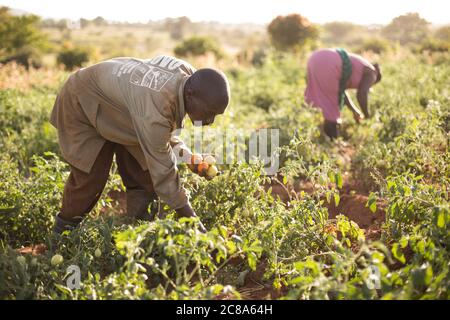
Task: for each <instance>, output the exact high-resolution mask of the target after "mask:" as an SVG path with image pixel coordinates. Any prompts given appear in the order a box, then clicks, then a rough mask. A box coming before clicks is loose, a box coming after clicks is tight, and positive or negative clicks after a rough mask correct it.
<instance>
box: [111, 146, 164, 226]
mask: <svg viewBox="0 0 450 320" xmlns="http://www.w3.org/2000/svg"><path fill="white" fill-rule="evenodd" d="M116 161H117V167H118V170H119V174H120V176H121V178H122V181H123V184H124V185H125V187H126V188H127V215H128V216H130V217H135V218H137V219H141V220H147V221H148V220H151V219H152V218H153V216H152V215H150V214H149V213H148V207H149V205H150V203H151V202H152V201H153V200H155V199H157V195H156V193H155V192H154V189H153V183H152V179H151V177H150V173H149V172H148V170H147V171H144V170H143V169H142V168H141V166H140V164H139V162H137V160H136V159H135V158H134V157H133V156H132V155H131V153H129V152H128V151H127V149H126V148H125V147H124V146H121V145H117V147H116Z"/></svg>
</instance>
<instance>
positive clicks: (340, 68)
mask: <svg viewBox="0 0 450 320" xmlns="http://www.w3.org/2000/svg"><path fill="white" fill-rule="evenodd" d="M380 81H381V71H380V68H379V66H378V64H377V63H374V64H372V63H370V62H368V61H367V60H366V59H364V58H363V57H361V56H359V55H356V54H351V53H347V52H346V51H345V50H344V49H322V50H318V51H315V52H313V54H312V55H311V57H310V58H309V59H308V80H307V82H308V83H307V87H306V90H305V102H306V103H308V104H310V105H313V106H315V107H317V108H320V109H321V110H322V113H323V116H324V119H325V122H324V131H325V133H326V135H327V136H329V137H330V138H331V139H334V138H337V137H338V136H339V124H340V123H341V122H342V121H341V113H340V111H341V110H342V108H343V107H344V105H347V106H348V107H349V108H350V110H351V111H352V112H353V116H354V118H355V120H356V121H357V122H358V123H359V121H360V120H362V119H364V118H368V117H369V107H368V99H369V90H370V88H371V87H372V86H373V85H374V84H376V83H378V82H380ZM346 89H357V90H358V91H357V99H358V103H359V106H360V109H361V110H362V111H361V110H360V109H358V108H357V107H356V106H355V104H354V103H353V102H352V101H351V99H350V97H349V96H348V95H347V93H346V92H345V90H346Z"/></svg>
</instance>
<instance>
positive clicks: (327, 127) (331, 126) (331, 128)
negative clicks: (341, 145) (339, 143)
mask: <svg viewBox="0 0 450 320" xmlns="http://www.w3.org/2000/svg"><path fill="white" fill-rule="evenodd" d="M323 129H324V131H325V134H326V135H327V136H329V137H330V138H331V140H334V139H336V138H337V137H338V136H339V124H338V123H337V122H333V121H329V120H325V122H324V124H323Z"/></svg>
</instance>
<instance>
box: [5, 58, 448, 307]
mask: <svg viewBox="0 0 450 320" xmlns="http://www.w3.org/2000/svg"><path fill="white" fill-rule="evenodd" d="M305 56H306V53H305V54H304V55H300V56H299V55H291V54H282V53H270V54H269V55H268V56H267V57H266V58H265V59H264V61H263V63H262V64H260V65H258V66H239V65H238V66H236V65H229V66H225V67H224V70H225V72H226V74H227V76H228V78H229V80H230V83H231V89H232V102H231V106H230V107H229V109H228V110H227V112H226V113H225V115H224V116H222V117H218V118H217V120H216V123H215V124H214V127H215V128H218V129H227V128H230V127H233V128H246V129H254V130H257V129H260V128H280V143H281V145H282V148H281V150H279V152H280V156H281V159H282V163H281V168H280V171H279V174H278V175H277V176H274V177H272V176H264V175H262V174H261V168H260V165H258V164H248V163H245V162H241V163H235V164H231V165H221V167H220V169H221V170H222V171H223V174H221V175H220V176H218V177H216V178H214V179H212V180H211V181H207V180H205V179H203V178H201V177H198V176H196V175H194V174H192V173H191V172H190V171H189V170H188V169H187V168H186V167H185V166H184V165H180V172H181V176H182V179H183V181H184V185H185V186H186V188H187V189H188V190H189V192H190V195H191V203H192V205H193V207H194V209H195V210H196V212H197V214H198V215H199V217H200V219H201V220H202V222H203V223H204V224H205V226H206V228H207V229H208V230H209V231H208V233H206V234H202V233H200V232H199V231H198V230H197V221H196V220H192V219H185V218H184V219H179V220H177V219H175V218H174V214H173V212H171V211H170V210H167V208H166V216H165V217H164V218H161V219H160V218H157V219H156V220H155V221H153V222H151V223H139V222H134V221H130V220H129V219H128V218H127V217H125V216H124V214H123V213H124V187H123V185H122V183H121V180H120V177H119V176H118V174H116V168H115V167H113V169H112V172H111V177H110V180H109V182H108V185H107V188H106V189H105V191H104V194H103V195H102V198H101V201H99V203H98V205H97V207H96V208H95V210H94V212H92V214H91V215H90V216H89V217H88V218H87V219H86V220H85V221H84V222H83V223H82V225H81V226H80V228H79V229H76V230H75V231H73V232H70V233H69V232H67V233H65V234H64V235H63V237H62V240H61V243H60V245H59V246H58V248H56V249H54V250H53V251H52V250H49V249H48V248H49V244H50V242H49V240H50V239H51V238H52V233H51V227H52V224H53V220H54V216H55V214H56V213H57V212H58V210H59V205H60V200H61V195H62V191H63V187H64V182H65V179H66V177H67V175H68V166H67V164H66V163H65V162H64V160H63V159H62V158H61V157H60V155H59V148H58V144H57V135H56V131H55V129H54V128H53V127H52V126H51V125H50V124H49V123H48V117H49V114H50V110H51V108H52V106H53V103H54V100H55V97H56V95H57V93H58V89H59V88H60V87H61V85H62V84H63V82H64V80H65V79H66V77H67V76H68V73H67V72H66V71H63V70H60V69H57V68H48V69H46V68H41V69H30V70H28V71H27V70H25V69H24V68H22V67H19V66H17V65H15V64H8V65H4V66H1V67H0V132H1V134H0V150H1V153H0V299H236V298H238V299H449V298H450V290H449V288H450V270H449V269H450V262H449V261H450V249H449V248H450V233H449V227H450V208H449V204H450V201H449V196H450V193H449V186H450V168H449V165H450V152H449V132H450V91H449V89H450V87H449V83H450V59H449V56H448V55H440V56H438V57H430V56H429V55H427V54H413V53H411V52H409V51H408V50H399V51H396V52H389V53H385V54H382V55H381V56H376V57H375V58H376V59H377V61H379V62H380V64H382V67H383V70H384V79H383V81H382V82H381V83H380V84H378V85H377V86H375V87H374V89H373V92H372V93H371V96H370V103H371V109H372V113H373V116H372V117H371V118H370V119H367V120H365V121H364V122H362V123H361V124H360V125H357V124H356V123H355V122H354V121H353V119H352V116H351V113H350V111H349V110H344V116H343V118H344V123H343V126H342V130H343V137H342V139H340V140H339V141H337V142H330V141H329V140H327V139H325V137H324V135H323V133H322V132H321V122H322V117H321V114H320V113H319V112H317V111H316V110H313V109H311V108H309V107H306V106H305V105H304V103H303V90H304V88H305V85H306V84H305V64H306V60H305V58H304V57H305ZM371 58H372V57H371ZM193 64H194V65H195V63H193ZM190 130H192V127H191V126H189V125H188V126H187V129H186V131H187V133H188V134H189V132H190ZM205 139H212V137H205ZM55 255H61V256H62V257H63V259H62V261H56V260H57V259H56V258H55ZM71 265H75V266H78V267H79V268H80V271H81V285H80V288H79V289H71V288H70V287H69V286H68V281H67V280H70V275H71V271H70V269H69V270H68V267H69V266H71Z"/></svg>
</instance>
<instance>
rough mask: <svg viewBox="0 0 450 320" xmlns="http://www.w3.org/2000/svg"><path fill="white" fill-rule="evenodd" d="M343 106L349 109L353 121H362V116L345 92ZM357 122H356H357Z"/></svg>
mask: <svg viewBox="0 0 450 320" xmlns="http://www.w3.org/2000/svg"><path fill="white" fill-rule="evenodd" d="M345 104H346V105H347V106H348V107H349V109H350V110H351V111H352V112H353V115H354V116H355V120H356V119H358V120H360V119H364V115H363V113H362V112H361V110H359V109H358V108H357V107H356V105H355V104H354V103H353V101H352V99H350V97H349V95H348V94H347V92H345ZM358 120H357V121H358Z"/></svg>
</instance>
